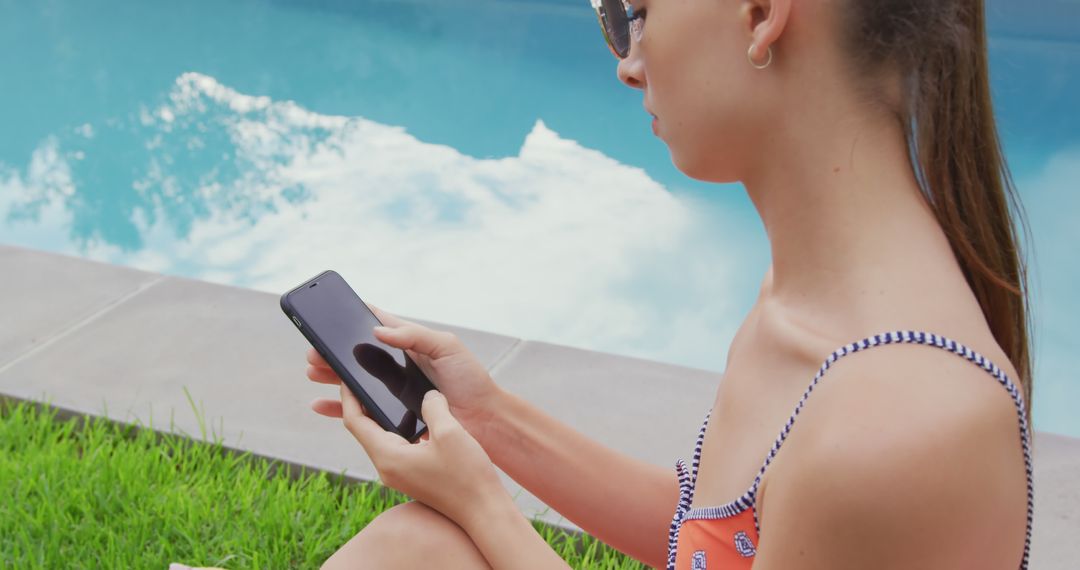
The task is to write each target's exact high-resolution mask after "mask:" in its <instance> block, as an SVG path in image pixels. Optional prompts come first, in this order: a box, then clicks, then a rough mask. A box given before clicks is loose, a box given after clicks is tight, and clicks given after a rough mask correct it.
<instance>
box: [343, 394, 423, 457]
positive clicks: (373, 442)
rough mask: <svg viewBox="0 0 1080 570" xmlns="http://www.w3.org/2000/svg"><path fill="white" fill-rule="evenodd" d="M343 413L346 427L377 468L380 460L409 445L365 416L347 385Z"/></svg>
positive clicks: (403, 439)
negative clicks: (398, 448)
mask: <svg viewBox="0 0 1080 570" xmlns="http://www.w3.org/2000/svg"><path fill="white" fill-rule="evenodd" d="M341 412H342V414H341V419H342V421H343V422H344V423H345V427H346V428H347V429H348V430H349V432H350V433H352V434H353V437H355V438H356V441H358V442H360V445H361V446H362V447H363V448H364V451H366V452H367V454H368V456H370V457H371V459H372V461H373V462H375V463H376V467H377V466H378V462H379V460H380V459H381V458H382V457H385V456H386V454H388V453H393V451H394V450H395V448H397V447H399V446H401V445H402V444H405V445H408V444H409V442H407V441H405V438H403V437H401V436H400V435H398V434H396V433H392V432H388V431H386V430H384V429H383V428H382V426H380V425H379V424H377V423H375V420H373V419H371V418H369V417H368V416H367V415H366V414H364V410H363V408H362V407H361V406H360V402H359V401H358V400H357V399H356V396H354V395H353V393H352V391H350V390H349V388H348V386H346V385H345V384H342V385H341Z"/></svg>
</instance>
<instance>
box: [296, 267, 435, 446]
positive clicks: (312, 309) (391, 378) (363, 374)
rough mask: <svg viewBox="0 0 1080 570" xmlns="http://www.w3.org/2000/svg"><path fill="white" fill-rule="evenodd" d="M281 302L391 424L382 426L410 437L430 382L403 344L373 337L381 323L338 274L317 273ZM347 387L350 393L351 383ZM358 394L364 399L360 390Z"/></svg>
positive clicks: (418, 428)
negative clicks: (390, 343) (373, 330)
mask: <svg viewBox="0 0 1080 570" xmlns="http://www.w3.org/2000/svg"><path fill="white" fill-rule="evenodd" d="M286 304H287V305H288V308H286V312H290V310H291V312H292V313H293V315H290V316H296V317H299V320H300V322H299V323H298V325H299V326H300V329H301V331H303V330H304V329H307V330H306V331H305V332H306V336H308V337H309V340H313V341H314V342H313V344H315V345H316V346H315V347H316V349H318V350H319V352H320V353H322V354H323V357H324V358H326V359H327V361H328V362H330V363H331V365H332V366H333V365H334V361H335V360H336V361H337V364H338V366H340V368H341V369H340V370H337V372H338V374H339V376H341V377H342V380H343V381H344V382H345V383H346V385H349V384H350V383H351V382H350V380H352V381H355V384H356V385H358V387H359V388H361V389H362V390H363V391H364V392H365V393H367V395H368V397H369V398H370V399H371V402H372V403H373V404H374V405H375V406H376V407H377V408H378V409H379V411H381V412H382V415H383V416H385V419H386V420H387V421H388V422H389V424H390V425H383V427H384V428H386V429H391V430H394V431H396V432H397V433H398V434H400V435H401V436H402V437H404V438H405V439H408V440H409V441H414V440H415V439H416V437H417V436H419V435H420V434H421V433H422V432H423V431H424V429H425V428H426V426H425V424H424V422H423V420H422V419H421V416H420V404H421V402H422V401H423V399H424V394H426V393H427V391H428V390H434V389H435V386H434V385H432V383H431V381H430V380H428V378H427V376H425V375H424V373H423V372H422V371H421V370H420V369H419V368H418V367H417V366H416V363H415V362H413V360H412V359H411V358H409V357H408V356H407V355H406V354H405V353H404V352H403V351H402V350H400V349H397V348H393V347H391V346H389V345H386V344H383V343H382V342H380V341H379V340H376V338H375V335H374V333H373V332H372V328H374V327H376V326H378V325H379V324H380V323H379V321H378V319H376V318H375V315H374V314H372V312H371V310H370V309H368V307H367V305H365V304H364V302H363V301H361V300H360V297H359V296H358V295H357V294H356V292H354V291H353V290H352V288H351V287H349V284H348V283H346V282H345V280H344V279H342V277H341V276H340V275H338V274H337V273H335V272H333V271H327V272H325V273H322V274H320V275H319V276H318V277H316V278H315V279H312V280H311V281H308V282H307V283H305V284H304V285H302V286H300V287H298V288H296V289H294V290H293V291H290V292H289V293H287V294H286V302H283V303H282V305H283V307H284V306H285V305H286ZM312 337H314V338H312ZM319 344H322V347H319V346H318V345H319ZM326 352H329V353H330V354H326ZM343 373H344V374H343ZM349 387H350V389H352V391H353V393H354V394H355V393H356V387H354V386H351V385H350V386H349ZM357 398H359V399H360V400H361V401H363V398H362V397H361V396H360V395H359V394H357ZM369 414H370V411H369ZM372 415H373V414H372ZM376 421H378V418H376ZM380 423H383V422H380Z"/></svg>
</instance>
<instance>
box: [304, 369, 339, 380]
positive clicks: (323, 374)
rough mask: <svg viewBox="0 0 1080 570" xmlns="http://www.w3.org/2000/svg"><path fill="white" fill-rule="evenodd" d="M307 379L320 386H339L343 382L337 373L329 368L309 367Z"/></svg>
mask: <svg viewBox="0 0 1080 570" xmlns="http://www.w3.org/2000/svg"><path fill="white" fill-rule="evenodd" d="M307 377H308V380H311V381H312V382H318V383H319V384H338V383H340V382H341V378H338V375H337V373H336V372H334V371H333V370H331V369H329V368H317V367H315V366H308V367H307Z"/></svg>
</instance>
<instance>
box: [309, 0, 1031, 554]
mask: <svg viewBox="0 0 1080 570" xmlns="http://www.w3.org/2000/svg"><path fill="white" fill-rule="evenodd" d="M844 5H845V2H843V1H840V0H799V1H792V0H707V1H705V0H640V1H639V2H635V3H634V8H635V10H646V21H645V27H644V34H643V36H642V39H641V41H640V42H634V43H632V45H631V50H630V53H629V55H628V57H627V58H626V59H625V60H621V61H619V63H618V67H617V73H618V77H619V79H620V80H622V81H623V82H624V83H625V84H626V85H627V86H629V87H630V88H633V89H637V90H638V91H639V92H640V93H641V95H642V103H643V106H644V110H643V111H642V114H641V116H640V119H641V120H642V121H645V122H650V121H653V118H654V117H655V126H656V132H657V136H658V137H659V138H660V139H661V140H663V141H664V143H666V144H667V146H668V148H669V150H670V153H671V158H672V161H673V162H674V164H675V165H676V166H677V167H678V168H679V169H680V170H682V171H683V172H685V173H686V174H687V175H689V176H691V177H694V178H697V179H701V180H706V181H713V182H736V181H737V182H741V183H742V185H743V187H745V191H746V192H747V194H748V195H749V197H750V199H751V200H752V201H753V203H754V205H755V207H756V209H757V212H758V214H759V216H760V218H761V220H762V223H763V224H764V227H765V230H766V233H767V235H768V238H769V243H770V248H771V254H772V265H771V267H770V268H769V270H768V272H767V273H766V274H765V275H764V276H763V280H762V285H761V290H760V294H759V297H758V299H757V301H756V303H755V304H754V306H753V308H752V309H751V310H750V312H749V314H748V315H747V317H746V319H745V321H744V322H743V323H742V325H741V327H740V328H739V331H738V333H737V335H736V337H735V339H734V341H733V343H732V345H731V346H730V348H729V352H728V360H727V368H726V370H725V372H724V373H723V375H722V378H719V379H718V380H719V382H718V390H717V395H716V400H715V402H713V409H714V412H713V416H712V417H713V419H712V421H711V422H710V425H709V431H708V433H707V435H706V438H705V445H704V451H703V457H702V464H701V475H700V478H699V481H698V486H697V491H696V494H695V506H708V505H718V504H722V503H726V502H728V501H730V500H732V499H733V498H735V497H737V496H738V495H740V494H741V493H742V492H743V491H745V490H746V488H747V486H748V485H749V483H750V482H751V481H752V480H753V477H754V475H755V474H756V472H757V470H758V468H759V467H760V466H761V461H762V458H763V457H764V455H765V453H767V451H768V449H769V447H770V446H771V444H772V442H773V440H774V439H775V438H776V435H777V432H778V431H779V428H780V427H781V426H782V425H783V424H784V422H785V421H786V420H787V418H788V416H789V415H790V414H791V412H792V409H793V407H794V405H795V404H796V402H798V400H799V398H800V397H801V395H802V392H803V391H804V390H805V389H806V386H807V384H808V383H809V381H810V379H811V378H812V377H813V374H814V372H815V371H816V370H817V368H818V367H819V366H820V364H821V361H822V360H823V359H824V357H825V356H826V355H827V354H829V353H830V352H831V351H832V350H834V349H835V348H837V347H838V346H840V345H843V344H846V343H849V342H852V341H855V340H858V339H861V338H864V337H866V336H868V335H872V334H875V333H879V332H883V331H888V330H897V329H917V330H926V331H932V332H935V333H938V334H943V335H946V336H948V337H951V338H954V339H957V340H960V341H961V342H963V343H965V344H967V345H968V346H970V347H972V348H973V349H975V350H977V351H979V352H981V353H982V354H984V355H986V356H987V357H988V358H990V359H991V360H992V361H994V362H996V363H997V364H998V365H1000V366H1001V367H1002V368H1003V369H1004V370H1005V371H1006V372H1007V373H1008V374H1009V375H1010V376H1012V377H1013V378H1016V373H1015V370H1014V369H1013V367H1012V366H1011V365H1010V364H1009V362H1008V359H1007V358H1006V356H1005V354H1004V352H1003V351H1002V349H1001V348H1000V347H999V346H997V344H996V343H995V341H994V338H993V336H992V334H991V332H990V330H989V328H988V326H987V324H986V321H985V319H984V317H983V314H982V312H981V310H980V308H979V305H978V303H977V302H976V300H975V297H974V295H973V294H972V292H971V290H970V289H969V287H968V285H967V283H966V281H965V279H964V276H963V274H962V273H961V270H960V267H959V265H958V264H957V261H956V259H955V258H954V256H953V254H952V252H951V250H950V247H949V244H948V242H947V240H946V238H945V236H944V234H943V232H942V230H941V228H940V227H939V226H938V224H937V222H936V221H935V219H934V217H933V215H932V213H931V211H930V209H929V208H928V206H927V205H926V203H925V201H924V199H923V198H922V196H921V194H920V193H919V189H918V186H917V184H916V182H915V179H914V176H913V174H912V169H911V166H910V164H909V162H908V158H907V149H906V147H905V144H904V139H903V133H902V130H901V128H900V125H899V124H898V123H897V121H896V120H895V119H894V118H893V117H892V115H890V114H889V113H888V112H887V111H885V109H886V108H887V106H886V105H885V104H883V103H886V102H889V101H890V100H892V99H895V95H896V91H895V90H892V91H890V90H889V89H888V88H887V87H886V85H888V84H889V82H888V81H886V82H884V83H883V85H882V86H879V87H880V88H879V89H877V90H875V91H871V92H868V91H867V90H866V89H862V88H860V86H859V85H857V82H856V81H855V78H854V77H853V76H852V73H851V72H850V66H849V64H848V59H847V55H846V54H845V52H844V50H843V49H842V47H841V45H840V42H839V41H838V38H839V37H840V33H839V31H838V30H837V25H836V22H837V15H838V10H842V9H844ZM751 46H753V47H752V48H751ZM770 50H771V52H772V62H771V64H770V65H769V66H768V67H766V68H765V69H756V68H755V67H754V66H752V65H751V61H750V60H752V61H754V62H756V63H758V64H763V63H764V62H765V61H767V60H768V57H769V56H768V52H769V51H770ZM748 52H749V54H748ZM748 55H749V57H748ZM724 188H725V189H724V190H723V191H730V190H727V188H731V187H724ZM718 191H719V188H718ZM452 254H453V252H448V255H452ZM377 314H378V316H379V317H380V319H381V320H382V321H383V322H384V323H385V324H387V325H388V327H389V328H390V330H389V331H379V332H377V336H378V338H379V339H380V340H382V341H383V342H386V343H387V344H389V345H391V346H396V347H399V348H406V349H408V350H409V351H410V354H411V355H412V356H413V357H414V358H416V359H417V362H418V364H419V365H420V367H421V368H422V369H424V371H425V372H426V373H427V374H428V375H429V377H431V378H432V380H433V381H434V383H435V384H436V385H437V386H438V387H439V389H440V391H441V392H442V393H443V394H444V395H445V398H435V399H434V400H432V401H431V402H425V406H429V405H430V406H433V410H436V411H434V412H433V414H436V416H435V417H437V418H439V420H437V421H438V423H440V426H441V431H442V432H443V433H448V434H451V435H449V436H447V437H445V438H444V441H437V440H439V439H440V438H439V437H438V434H439V433H440V429H438V428H436V429H433V432H434V433H435V436H434V437H433V438H432V439H430V440H427V441H425V442H423V443H420V444H417V445H414V446H409V445H408V444H405V443H403V442H400V441H398V442H395V441H393V436H390V435H389V434H387V433H386V432H381V431H380V430H378V429H377V427H375V424H374V423H373V422H372V421H371V420H369V419H367V418H366V417H364V416H363V415H362V413H361V411H360V408H359V406H358V405H357V404H356V403H355V401H354V400H353V399H352V396H351V394H349V392H348V391H347V390H342V391H341V395H342V398H344V402H345V404H344V405H343V404H342V402H341V401H338V400H318V401H316V402H314V403H313V408H314V409H315V411H316V412H319V413H321V414H323V415H327V416H330V417H343V416H344V420H345V424H346V427H347V428H348V429H349V430H350V431H351V432H352V433H353V434H354V435H355V436H356V437H357V439H358V440H359V441H360V443H361V444H362V445H363V446H364V448H365V450H366V451H367V452H368V453H369V454H370V455H372V458H373V460H374V462H375V464H376V466H377V467H379V469H380V473H381V474H382V475H383V477H384V480H387V479H388V481H387V482H388V483H389V484H390V485H391V486H395V487H398V488H401V489H405V490H407V491H408V492H410V493H411V494H412V495H413V496H414V498H416V499H417V501H418V502H417V503H413V504H410V505H407V506H405V507H399V508H398V509H395V510H392V511H390V512H388V513H386V514H385V515H382V516H380V517H379V518H378V519H376V521H375V522H373V523H372V524H371V525H369V527H368V528H366V529H364V530H363V531H361V532H360V533H359V534H358V535H357V536H356V537H354V538H353V539H352V540H351V541H350V542H349V543H348V544H346V545H345V546H343V547H342V548H341V549H340V550H339V551H338V552H337V553H336V554H335V555H334V556H333V557H332V558H331V559H330V560H328V561H327V564H326V567H328V568H337V567H342V568H346V567H365V566H364V564H368V565H370V566H372V567H384V568H391V567H400V568H406V567H417V564H419V565H420V566H421V567H422V566H424V564H423V562H424V561H425V560H430V559H431V557H432V556H439V557H440V558H439V559H440V560H445V561H446V562H445V564H441V566H442V567H447V568H452V567H462V568H475V567H486V566H493V567H496V568H526V567H530V566H533V567H537V568H541V567H542V568H549V567H559V566H560V565H561V564H562V562H561V561H560V560H559V559H558V558H557V557H554V556H552V555H550V550H549V549H548V548H547V546H546V545H545V544H544V543H543V542H542V541H541V540H540V539H539V537H538V536H537V535H536V534H535V533H534V532H532V531H531V529H530V528H528V526H527V525H526V524H522V523H523V522H524V521H525V519H524V517H523V516H522V515H520V514H519V513H518V512H517V511H516V510H515V509H514V508H513V504H512V502H511V501H510V498H509V496H508V495H507V494H506V493H505V491H502V490H501V489H502V488H501V486H500V485H499V484H498V481H497V478H495V477H493V473H494V471H493V468H492V466H491V463H490V462H489V459H490V461H493V462H494V463H495V464H497V465H499V466H500V467H501V468H502V469H503V470H504V471H506V472H507V473H508V474H510V475H511V476H513V477H514V478H515V479H517V480H518V482H519V483H521V484H522V485H523V486H525V487H526V488H528V489H529V490H530V491H531V492H533V494H535V495H536V496H538V497H540V498H541V499H542V500H544V501H545V502H546V503H547V504H549V505H551V506H553V507H554V508H555V509H556V510H558V511H559V512H560V513H562V514H563V515H564V516H566V517H567V518H569V519H570V520H572V521H574V522H575V523H576V524H578V525H579V526H580V527H582V528H584V529H585V530H586V531H588V532H590V533H591V534H593V535H595V536H598V537H599V538H601V539H602V540H604V541H605V542H607V543H609V544H611V545H613V546H615V547H617V548H619V549H620V550H622V551H624V552H626V553H628V554H630V555H631V556H634V557H636V558H638V559H640V560H643V561H645V562H646V563H648V564H650V565H653V566H660V567H662V566H663V565H664V563H665V559H666V558H665V557H666V548H667V544H666V541H667V526H668V524H669V523H670V520H671V516H672V513H673V512H674V506H675V503H676V500H677V496H678V491H677V488H676V480H675V475H674V473H673V472H672V471H671V470H670V469H669V468H667V467H658V466H652V465H647V464H644V463H641V462H638V461H636V460H633V459H631V458H628V457H625V456H623V455H621V454H619V453H617V452H614V451H612V450H610V449H607V448H605V447H603V446H601V445H600V444H598V443H596V442H593V441H591V440H589V439H587V438H586V437H585V436H583V435H581V434H579V433H577V432H575V431H573V430H572V429H570V428H568V427H566V426H565V425H562V424H561V423H559V422H558V421H556V420H555V419H553V418H551V417H550V416H547V415H546V414H544V413H542V412H540V411H539V410H537V409H536V408H535V407H533V406H531V405H529V404H528V403H527V402H524V401H522V400H521V399H520V398H517V397H515V396H513V395H511V394H508V393H506V392H504V391H502V390H501V389H500V388H499V387H498V386H497V385H496V384H495V383H494V382H492V380H491V378H490V376H489V375H488V374H487V372H486V371H485V370H484V368H483V366H481V365H480V364H479V363H478V362H477V361H476V359H475V358H474V357H473V356H472V355H471V354H470V353H469V352H468V351H467V350H466V349H465V348H464V346H462V345H461V343H460V341H458V340H457V339H456V338H454V337H453V335H449V334H448V333H443V332H438V331H432V330H430V329H428V328H426V327H422V326H419V325H415V324H412V323H409V322H407V321H404V320H402V319H399V318H397V317H395V316H393V315H392V314H390V313H387V312H385V311H378V312H377ZM658 326H663V325H662V324H660V325H658ZM308 360H309V363H310V366H309V368H308V372H307V374H308V377H309V378H310V379H312V380H314V381H317V382H322V383H328V384H339V381H338V379H337V378H336V376H334V374H333V372H332V371H330V370H329V368H327V367H326V364H325V362H324V361H323V360H322V359H321V358H320V357H319V356H318V355H317V354H315V353H314V352H311V353H309V355H308ZM567 397H572V395H570V394H568V395H567ZM444 410H445V411H447V412H449V413H443V411H444ZM426 411H427V410H426V409H425V412H426ZM426 415H427V414H425V416H426ZM650 421H656V418H650ZM459 428H464V429H459ZM693 435H694V434H692V433H688V434H686V437H687V446H688V447H689V446H690V445H691V443H692V438H693ZM399 439H400V438H399ZM470 442H472V443H470ZM474 443H475V444H476V445H474ZM447 450H454V451H459V452H460V456H456V455H455V454H453V453H448V452H447ZM388 474H389V475H391V477H389V478H388V477H386V476H387V475H388ZM463 497H464V498H466V499H468V500H466V501H462V498H463ZM758 500H759V502H758V507H759V512H760V516H761V518H760V522H761V543H760V545H758V554H757V558H756V559H755V562H754V568H756V569H765V570H770V569H779V568H783V569H793V568H799V569H818V568H820V569H825V568H829V569H836V568H879V569H888V568H905V569H906V568H987V569H998V568H1000V569H1014V568H1016V567H1017V564H1018V562H1019V560H1020V557H1021V552H1022V549H1023V537H1024V529H1025V506H1026V494H1025V479H1024V469H1023V459H1022V451H1021V447H1020V441H1019V434H1018V428H1017V417H1016V411H1015V408H1014V406H1013V403H1012V400H1011V399H1010V398H1009V397H1008V395H1007V394H1006V393H1005V392H1004V390H1002V388H1001V386H999V385H998V384H996V383H995V382H992V381H990V380H988V377H987V376H986V375H985V373H983V372H981V371H979V370H978V369H976V368H975V367H973V366H971V365H970V364H968V363H966V362H963V361H962V360H960V359H957V358H956V357H955V356H952V355H949V354H946V353H944V352H942V351H937V350H930V349H927V348H925V347H915V346H893V347H888V348H881V349H876V350H874V351H870V352H868V353H866V354H862V355H859V356H858V357H857V358H855V357H853V358H851V359H850V360H849V361H846V362H844V363H843V364H842V365H838V366H836V367H835V368H834V369H833V370H832V371H831V372H830V374H829V378H828V380H827V382H825V383H823V384H822V385H821V386H820V387H819V388H818V390H817V391H815V393H814V397H813V398H812V399H811V400H810V402H809V403H808V405H807V407H806V408H805V409H804V411H803V413H802V414H801V415H800V419H799V422H798V424H797V428H796V429H795V430H794V431H793V432H792V435H791V437H790V438H789V439H788V440H787V442H786V443H785V447H784V451H783V453H781V454H780V455H779V456H778V458H777V460H776V462H775V463H774V464H773V465H772V466H771V467H770V469H769V471H768V473H767V475H766V477H765V480H764V483H763V485H762V487H761V490H760V493H759V499H758ZM425 505H426V506H425ZM357 564H359V565H357Z"/></svg>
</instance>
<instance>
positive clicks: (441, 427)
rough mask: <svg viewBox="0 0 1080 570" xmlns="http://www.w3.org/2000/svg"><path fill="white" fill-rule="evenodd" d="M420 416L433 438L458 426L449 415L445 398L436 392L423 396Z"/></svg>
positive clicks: (429, 391)
mask: <svg viewBox="0 0 1080 570" xmlns="http://www.w3.org/2000/svg"><path fill="white" fill-rule="evenodd" d="M420 415H421V416H423V420H424V423H426V424H427V426H428V431H430V432H431V434H432V435H434V436H435V437H439V434H440V433H444V432H446V430H448V429H453V428H454V427H456V426H457V425H459V424H458V421H457V419H455V418H454V416H453V415H452V414H451V413H450V406H449V405H448V404H447V403H446V397H445V396H443V395H442V394H441V393H440V392H439V391H438V390H428V392H427V394H424V402H423V403H422V404H421V405H420Z"/></svg>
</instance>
